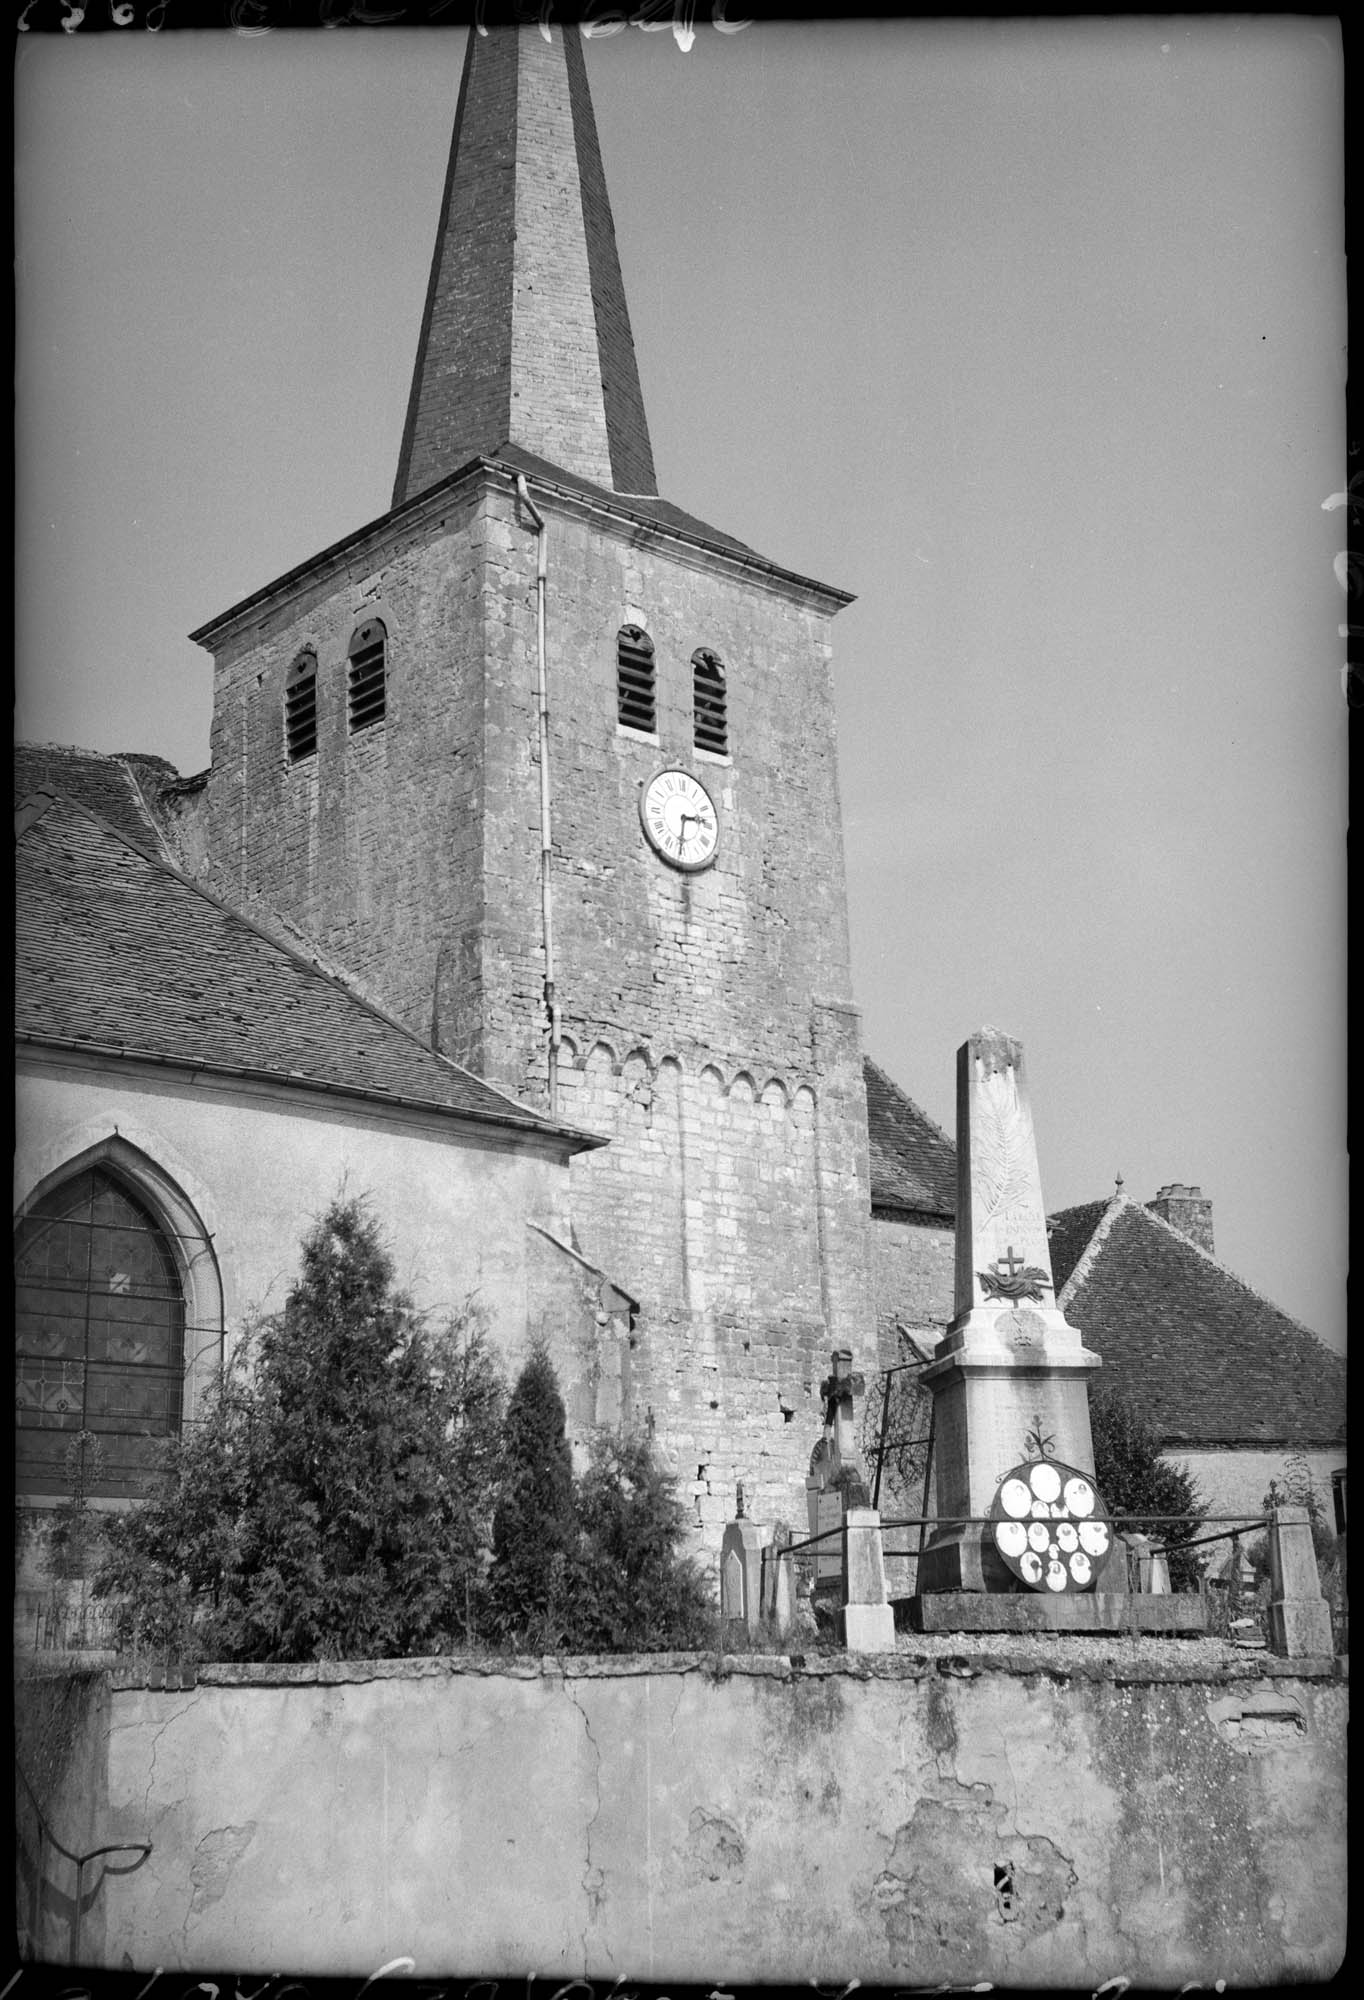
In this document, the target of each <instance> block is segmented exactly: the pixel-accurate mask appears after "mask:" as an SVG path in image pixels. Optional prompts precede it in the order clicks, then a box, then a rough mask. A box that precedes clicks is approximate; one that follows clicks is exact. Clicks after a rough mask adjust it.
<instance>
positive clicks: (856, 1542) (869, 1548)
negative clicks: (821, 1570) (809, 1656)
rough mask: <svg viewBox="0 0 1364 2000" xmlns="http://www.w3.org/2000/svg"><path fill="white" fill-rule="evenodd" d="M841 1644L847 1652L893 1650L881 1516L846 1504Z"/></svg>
mask: <svg viewBox="0 0 1364 2000" xmlns="http://www.w3.org/2000/svg"><path fill="white" fill-rule="evenodd" d="M840 1622H841V1625H842V1639H843V1644H844V1645H845V1646H846V1647H847V1649H848V1651H849V1652H850V1653H893V1652H894V1651H895V1614H894V1612H893V1611H892V1610H891V1608H890V1604H889V1602H888V1600H887V1597H886V1562H885V1556H884V1553H883V1551H882V1548H881V1516H880V1514H879V1513H878V1512H877V1510H876V1508H875V1507H849V1509H848V1511H847V1513H846V1514H845V1515H844V1516H843V1605H842V1611H841V1614H840Z"/></svg>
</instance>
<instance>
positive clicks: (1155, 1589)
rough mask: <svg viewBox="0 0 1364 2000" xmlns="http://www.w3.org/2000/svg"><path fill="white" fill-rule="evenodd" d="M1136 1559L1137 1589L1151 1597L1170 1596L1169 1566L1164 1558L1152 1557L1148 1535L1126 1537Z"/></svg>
mask: <svg viewBox="0 0 1364 2000" xmlns="http://www.w3.org/2000/svg"><path fill="white" fill-rule="evenodd" d="M1127 1540H1128V1543H1129V1544H1130V1546H1131V1549H1132V1553H1133V1555H1134V1556H1135V1557H1136V1559H1137V1589H1138V1591H1140V1592H1142V1593H1143V1594H1145V1595H1148V1596H1151V1597H1168V1596H1169V1595H1170V1565H1169V1563H1168V1562H1167V1561H1166V1559H1165V1557H1164V1556H1158V1555H1153V1554H1152V1552H1151V1537H1150V1536H1149V1535H1131V1534H1129V1535H1128V1537H1127Z"/></svg>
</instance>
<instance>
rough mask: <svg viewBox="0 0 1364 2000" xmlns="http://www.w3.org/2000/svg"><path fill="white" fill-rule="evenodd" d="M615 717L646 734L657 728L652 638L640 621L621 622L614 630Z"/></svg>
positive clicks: (623, 724)
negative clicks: (623, 623) (634, 622)
mask: <svg viewBox="0 0 1364 2000" xmlns="http://www.w3.org/2000/svg"><path fill="white" fill-rule="evenodd" d="M616 720H617V722H619V723H620V724H621V726H622V727H623V728H625V729H640V730H643V731H644V733H645V734H646V735H648V736H652V735H653V734H654V732H655V731H656V729H657V728H658V704H657V700H656V698H655V693H654V642H653V640H652V639H651V638H650V637H649V635H648V633H647V632H646V631H645V630H644V628H643V626H641V625H622V626H621V628H620V631H619V632H618V633H617V634H616Z"/></svg>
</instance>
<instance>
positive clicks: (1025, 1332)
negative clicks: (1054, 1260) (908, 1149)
mask: <svg viewBox="0 0 1364 2000" xmlns="http://www.w3.org/2000/svg"><path fill="white" fill-rule="evenodd" d="M955 1306H956V1310H955V1314H954V1316H953V1319H952V1321H951V1323H950V1325H949V1326H948V1328H947V1331H946V1332H945V1333H944V1335H943V1336H942V1338H941V1340H940V1341H939V1342H938V1346H937V1350H936V1352H935V1355H934V1358H933V1360H932V1361H931V1362H930V1364H929V1366H928V1367H927V1368H926V1369H925V1370H924V1375H923V1380H924V1383H925V1385H926V1386H927V1387H928V1388H929V1390H931V1392H932V1394H933V1398H934V1432H935V1447H934V1472H935V1480H936V1492H937V1509H938V1513H939V1514H940V1515H941V1516H944V1517H961V1516H976V1517H983V1516H987V1515H989V1513H990V1511H991V1508H992V1506H993V1504H994V1500H995V1495H996V1492H997V1491H998V1488H999V1485H1000V1481H1001V1479H1002V1478H1003V1477H1004V1476H1005V1474H1006V1473H1007V1472H1008V1471H1009V1469H1010V1468H1011V1467H1013V1466H1015V1465H1017V1464H1018V1463H1019V1462H1020V1461H1022V1460H1024V1459H1028V1458H1046V1459H1049V1460H1058V1461H1061V1462H1063V1463H1064V1464H1065V1465H1066V1466H1067V1467H1070V1468H1078V1470H1079V1471H1080V1472H1081V1473H1082V1474H1085V1475H1088V1476H1090V1477H1092V1476H1093V1471H1094V1449H1093V1445H1092V1442H1091V1439H1090V1430H1089V1378H1090V1376H1091V1375H1092V1373H1093V1372H1094V1370H1095V1369H1096V1368H1098V1367H1099V1366H1100V1361H1099V1357H1098V1355H1096V1354H1092V1353H1091V1352H1090V1351H1089V1350H1088V1349H1087V1348H1086V1347H1085V1345H1084V1343H1083V1341H1082V1340H1081V1338H1080V1335H1079V1333H1078V1332H1077V1330H1076V1329H1075V1328H1074V1327H1073V1326H1071V1325H1070V1324H1069V1323H1068V1321H1067V1319H1066V1317H1065V1314H1064V1313H1063V1312H1062V1311H1061V1310H1060V1308H1059V1307H1058V1305H1057V1303H1056V1291H1055V1286H1054V1284H1053V1282H1052V1270H1051V1255H1050V1252H1049V1250H1048V1247H1047V1221H1046V1212H1045V1210H1044V1208H1043V1205H1042V1185H1041V1180H1040V1177H1039V1175H1038V1170H1037V1145H1036V1141H1035V1139H1034V1137H1033V1123H1032V1106H1031V1104H1030V1102H1029V1098H1028V1089H1027V1080H1026V1077H1025V1074H1024V1069H1023V1049H1022V1045H1021V1044H1020V1043H1019V1042H1016V1041H1014V1040H1012V1039H1011V1037H1009V1036H1008V1035H1004V1034H1001V1033H1000V1032H999V1030H998V1029H996V1028H981V1029H980V1030H979V1031H978V1032H977V1033H976V1034H974V1035H972V1036H971V1038H970V1040H969V1041H967V1042H965V1043H964V1044H963V1045H962V1047H961V1048H960V1049H959V1050H958V1052H957V1227H956V1298H955ZM1017 1587H1018V1586H1017V1581H1016V1579H1015V1578H1014V1577H1013V1576H1012V1575H1011V1574H1010V1572H1009V1570H1008V1569H1007V1567H1006V1566H1005V1564H1004V1562H1003V1561H1002V1559H1001V1558H1000V1556H999V1554H998V1551H997V1550H996V1548H995V1547H994V1544H993V1541H992V1539H991V1537H990V1535H989V1532H988V1530H986V1529H984V1528H983V1527H982V1526H980V1525H962V1526H956V1527H952V1526H949V1527H943V1528H939V1529H936V1530H935V1531H934V1533H933V1535H932V1536H931V1538H930V1540H929V1542H928V1545H927V1547H926V1548H925V1550H924V1552H923V1555H922V1557H921V1558H920V1562H919V1576H918V1588H919V1592H920V1593H921V1594H923V1593H926V1592H934V1591H1000V1592H1004V1591H1012V1590H1016V1589H1017Z"/></svg>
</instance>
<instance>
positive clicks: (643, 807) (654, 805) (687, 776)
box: [639, 771, 720, 870]
mask: <svg viewBox="0 0 1364 2000" xmlns="http://www.w3.org/2000/svg"><path fill="white" fill-rule="evenodd" d="M639 817H640V821H641V824H642V825H643V827H644V833H645V837H646V839H647V840H648V842H649V845H650V846H651V847H652V848H653V849H654V850H655V852H656V853H658V854H661V855H662V857H663V859H664V860H665V861H666V862H668V863H669V865H670V866H671V867H673V868H686V869H693V870H694V869H697V868H709V866H710V864H711V862H712V861H713V860H714V859H715V849H716V846H717V845H718V843H719V839H720V821H719V817H718V815H717V814H716V811H715V803H714V801H713V799H712V798H711V796H710V793H709V792H708V791H707V790H706V788H705V786H704V785H702V784H700V783H699V782H698V781H697V780H696V779H695V778H693V776H692V774H691V772H690V771H660V772H659V774H658V776H657V777H656V778H651V779H650V780H649V782H648V784H647V785H646V786H645V787H644V790H643V793H642V794H641V796H640V801H639Z"/></svg>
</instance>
